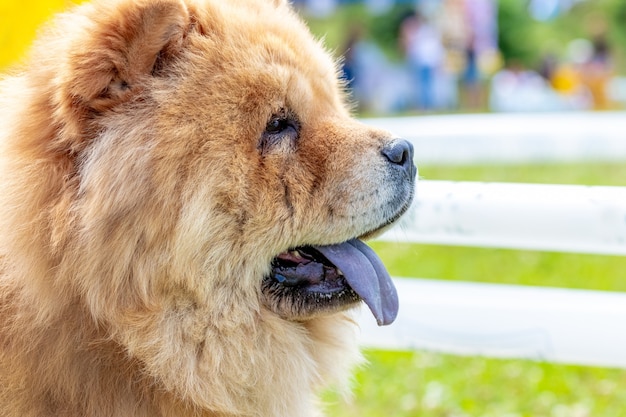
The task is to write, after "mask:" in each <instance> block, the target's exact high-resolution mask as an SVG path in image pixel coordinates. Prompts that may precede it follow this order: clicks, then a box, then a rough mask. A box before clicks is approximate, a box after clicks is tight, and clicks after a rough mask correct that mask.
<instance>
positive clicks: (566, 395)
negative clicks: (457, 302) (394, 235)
mask: <svg viewBox="0 0 626 417" xmlns="http://www.w3.org/2000/svg"><path fill="white" fill-rule="evenodd" d="M420 174H421V175H422V177H423V178H425V179H441V180H471V181H503V182H536V183H560V184H586V185H622V186H626V163H624V164H567V165H533V166H480V167H428V166H422V167H420ZM372 246H373V247H374V248H375V249H376V251H377V252H378V253H379V255H380V256H381V257H382V259H383V261H384V262H385V264H386V265H387V267H388V269H389V271H390V272H391V274H392V275H396V276H405V277H411V276H413V277H422V278H439V279H446V280H464V281H477V282H492V283H510V284H521V285H536V286H555V287H567V288H586V289H598V290H608V291H626V279H625V278H624V273H623V271H625V270H626V258H623V257H619V256H597V255H580V254H563V253H551V252H533V251H516V250H504V249H485V248H466V247H446V246H434V245H412V244H390V243H382V242H374V243H372ZM616 331H619V330H617V329H616ZM365 353H366V356H367V358H368V360H369V364H368V365H367V366H365V367H364V368H362V369H360V370H359V371H358V372H357V374H356V378H355V383H354V387H355V389H354V397H353V398H351V399H347V400H346V399H343V398H341V397H339V396H337V395H335V394H333V393H328V394H327V395H326V396H325V400H326V402H327V404H328V408H327V409H328V414H329V416H331V417H356V416H359V417H381V416H388V417H409V416H419V417H544V416H545V417H592V416H593V417H618V416H624V415H626V409H625V406H626V390H623V389H621V388H620V387H621V386H623V385H625V384H626V370H620V369H606V368H591V367H584V366H565V365H556V364H549V363H540V362H533V361H526V360H501V359H489V358H481V357H457V356H450V355H443V354H438V353H432V352H384V351H378V350H368V351H366V352H365Z"/></svg>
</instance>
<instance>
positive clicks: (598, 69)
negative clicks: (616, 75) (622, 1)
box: [583, 35, 613, 110]
mask: <svg viewBox="0 0 626 417" xmlns="http://www.w3.org/2000/svg"><path fill="white" fill-rule="evenodd" d="M592 46H593V50H592V53H591V57H590V58H589V59H588V61H587V62H586V63H585V64H584V65H583V81H584V83H585V85H586V86H587V88H588V90H589V93H590V94H591V97H592V99H593V108H594V110H606V109H609V108H610V107H611V106H610V100H609V98H608V95H607V86H608V84H609V82H610V79H611V76H612V75H613V74H612V72H613V71H612V62H611V54H610V48H609V45H608V42H607V40H606V38H605V36H604V35H599V36H597V37H596V38H595V39H594V40H593V42H592Z"/></svg>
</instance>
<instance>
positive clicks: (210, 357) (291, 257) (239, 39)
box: [0, 0, 416, 417]
mask: <svg viewBox="0 0 626 417" xmlns="http://www.w3.org/2000/svg"><path fill="white" fill-rule="evenodd" d="M337 74H338V69H337V65H336V63H335V62H334V61H333V59H332V58H331V57H330V56H329V54H328V53H327V52H326V51H325V50H324V48H323V47H322V46H321V44H320V42H318V41H317V40H315V39H314V38H313V37H312V36H311V34H310V32H309V31H308V29H307V28H306V26H305V24H304V23H303V22H302V20H301V19H300V18H299V17H298V16H297V15H296V13H295V12H294V11H293V10H292V8H291V7H290V6H289V5H288V4H287V2H286V1H284V0H229V1H222V0H95V1H94V2H92V3H86V4H83V5H80V6H77V7H76V8H74V9H73V10H71V11H69V12H67V13H64V14H61V15H59V16H57V17H55V18H54V20H53V21H52V22H51V23H50V24H49V25H48V26H47V27H46V28H45V29H44V30H43V31H42V32H41V33H40V35H39V37H38V39H37V40H36V42H35V44H34V46H33V48H32V51H31V53H30V55H29V57H28V59H27V62H26V64H25V65H23V67H22V68H19V69H17V70H15V71H14V73H13V74H12V75H8V76H6V77H4V78H3V80H2V81H1V84H0V230H1V232H0V415H2V416H4V417H53V416H54V417H104V416H106V417H130V416H132V417H182V416H186V417H209V416H214V417H218V416H219V417H234V416H238V417H241V416H258V417H261V416H263V417H268V416H272V417H274V416H275V417H296V416H298V417H313V416H320V415H321V411H320V409H319V405H318V400H317V397H316V393H318V392H319V390H320V389H322V388H324V387H326V386H328V385H329V384H339V385H341V384H342V383H344V382H345V381H346V380H347V379H348V376H349V372H350V369H351V368H352V367H353V366H354V365H355V364H357V363H358V362H359V361H360V355H359V352H358V346H357V331H358V329H357V326H356V323H355V319H354V310H355V309H356V308H357V307H358V306H359V305H360V304H361V303H362V302H364V303H365V304H366V305H367V306H368V307H369V309H370V310H371V312H372V314H373V316H374V318H375V319H376V320H377V321H378V323H379V324H381V325H386V324H389V323H391V322H392V321H393V320H394V318H395V316H396V314H397V311H398V298H397V294H396V292H395V289H394V287H393V284H392V282H391V280H390V278H389V275H388V274H387V272H386V271H385V269H384V267H383V266H382V263H381V261H380V260H379V259H378V258H377V257H376V255H375V254H374V253H373V251H372V250H371V249H369V248H368V247H367V246H366V245H365V244H364V243H363V242H362V240H365V239H368V238H371V237H373V236H376V235H377V234H379V233H381V232H382V231H384V230H386V229H387V228H388V227H390V226H391V225H392V224H393V223H394V222H395V221H396V220H397V219H398V218H399V217H400V216H401V215H402V214H403V213H404V212H405V211H406V210H407V208H408V207H409V206H410V204H411V201H412V198H413V193H414V185H415V178H416V167H415V165H414V164H413V149H412V147H411V145H410V143H409V142H407V141H405V140H402V139H398V138H396V137H394V136H392V135H391V134H389V133H387V132H384V131H380V130H377V129H375V128H372V127H368V126H365V125H363V124H361V123H360V122H358V121H356V120H355V119H353V118H352V117H351V114H350V111H349V105H348V99H347V96H346V94H345V93H344V86H343V85H342V83H341V81H339V80H338V76H337Z"/></svg>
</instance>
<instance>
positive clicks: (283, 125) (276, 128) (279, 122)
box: [265, 117, 292, 135]
mask: <svg viewBox="0 0 626 417" xmlns="http://www.w3.org/2000/svg"><path fill="white" fill-rule="evenodd" d="M290 127H292V125H291V124H290V122H289V119H287V118H286V117H272V119H271V120H270V121H269V123H268V124H267V126H266V127H265V132H267V133H269V134H272V135H275V134H278V133H282V132H284V131H285V130H287V129H289V128H290Z"/></svg>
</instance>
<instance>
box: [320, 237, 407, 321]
mask: <svg viewBox="0 0 626 417" xmlns="http://www.w3.org/2000/svg"><path fill="white" fill-rule="evenodd" d="M315 249H317V250H318V251H319V252H320V253H321V254H322V255H324V256H325V257H326V258H327V259H328V260H329V261H330V262H332V263H333V264H334V265H335V266H336V267H337V268H339V269H340V270H341V272H343V275H344V278H345V279H346V282H347V283H348V285H350V287H351V288H352V289H353V290H354V292H356V293H357V294H358V295H359V296H360V297H361V298H362V299H363V301H365V304H367V306H368V307H369V309H370V310H371V311H372V314H373V315H374V317H375V318H376V321H377V322H378V325H379V326H386V325H388V324H391V323H393V321H394V320H395V319H396V316H397V315H398V293H397V291H396V287H394V285H393V282H392V281H391V277H390V276H389V273H387V270H386V269H385V266H384V265H383V263H382V261H381V260H380V258H379V257H378V255H376V253H375V252H374V251H373V250H372V249H371V248H370V247H369V246H367V245H366V244H365V243H363V242H361V241H360V240H358V239H352V240H349V241H347V242H345V243H340V244H337V245H329V246H315Z"/></svg>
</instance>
